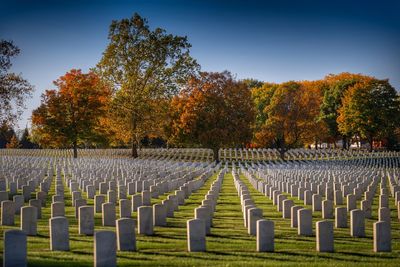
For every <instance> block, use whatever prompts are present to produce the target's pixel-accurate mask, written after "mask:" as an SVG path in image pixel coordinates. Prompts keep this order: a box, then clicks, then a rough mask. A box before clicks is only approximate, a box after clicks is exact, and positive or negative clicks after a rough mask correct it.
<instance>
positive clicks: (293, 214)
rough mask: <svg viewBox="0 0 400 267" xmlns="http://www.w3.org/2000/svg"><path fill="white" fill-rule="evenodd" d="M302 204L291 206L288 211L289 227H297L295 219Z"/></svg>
mask: <svg viewBox="0 0 400 267" xmlns="http://www.w3.org/2000/svg"><path fill="white" fill-rule="evenodd" d="M302 208H303V207H302V206H293V207H292V208H291V211H290V217H291V223H290V227H292V228H297V226H298V221H297V211H298V210H300V209H302Z"/></svg>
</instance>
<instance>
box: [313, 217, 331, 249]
mask: <svg viewBox="0 0 400 267" xmlns="http://www.w3.org/2000/svg"><path fill="white" fill-rule="evenodd" d="M316 241H317V251H319V252H333V223H332V222H331V221H319V222H317V223H316Z"/></svg>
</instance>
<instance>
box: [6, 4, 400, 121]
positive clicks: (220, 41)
mask: <svg viewBox="0 0 400 267" xmlns="http://www.w3.org/2000/svg"><path fill="white" fill-rule="evenodd" d="M0 7H1V8H0V38H1V39H7V40H9V39H11V40H13V41H14V42H15V44H17V45H18V46H19V47H20V49H21V54H20V56H19V57H18V58H16V60H15V61H14V66H13V69H12V70H13V71H14V72H18V73H22V75H23V76H24V77H25V78H26V79H28V80H29V81H30V82H31V83H32V84H33V85H34V86H35V92H34V96H33V98H32V99H30V100H29V101H28V102H27V110H26V111H25V112H24V114H23V118H22V120H21V121H20V122H19V127H25V125H26V124H27V123H28V121H29V118H30V115H31V112H32V109H34V108H36V107H37V106H39V104H40V95H41V94H42V93H43V91H44V90H45V89H50V88H53V85H52V81H54V80H55V79H57V78H58V77H59V76H61V75H63V74H65V72H67V71H68V70H70V69H72V68H80V69H82V70H84V71H87V70H88V69H89V68H91V67H94V66H95V65H96V63H97V62H98V61H99V60H100V58H101V55H102V52H103V51H104V49H105V47H106V46H107V43H108V40H107V34H108V27H109V25H110V22H111V21H112V20H113V19H121V18H128V17H130V16H132V14H133V13H134V12H138V13H139V14H140V15H141V16H143V17H145V18H147V19H148V20H149V24H150V26H151V27H152V28H154V27H161V28H164V29H166V30H167V32H169V33H173V34H177V35H186V36H188V39H189V42H190V43H191V44H192V46H193V47H192V49H191V53H192V56H193V57H194V58H196V59H197V61H198V62H199V63H200V65H201V66H202V70H205V71H223V70H229V71H231V72H232V73H234V74H235V75H236V76H237V77H238V78H240V79H241V78H256V79H259V80H263V81H269V82H283V81H288V80H313V79H320V78H323V77H324V76H325V75H326V74H329V73H340V72H344V71H348V72H354V73H363V74H368V75H373V76H376V77H377V78H382V79H383V78H388V79H389V80H390V82H391V84H392V85H393V86H394V87H395V88H396V89H397V90H399V89H400V75H399V74H400V19H399V17H398V16H399V11H400V1H398V0H393V1H389V0H380V1H369V0H364V1H361V0H347V1H342V0H340V1H324V0H321V1H311V0H308V1H307V0H303V1H302V0H298V1H287V0H286V1H285V0H283V1H251V0H247V1H245V0H243V1H235V0H232V1H218V0H215V1H208V0H202V1H200V0H199V1H190V0H186V1H184V0H181V1H166V0H165V1H161V0H160V1H152V0H130V1H128V0H126V1H117V0H110V1H95V0H82V1H73V0H69V1H64V0H53V1H51V0H47V1H42V0H0Z"/></svg>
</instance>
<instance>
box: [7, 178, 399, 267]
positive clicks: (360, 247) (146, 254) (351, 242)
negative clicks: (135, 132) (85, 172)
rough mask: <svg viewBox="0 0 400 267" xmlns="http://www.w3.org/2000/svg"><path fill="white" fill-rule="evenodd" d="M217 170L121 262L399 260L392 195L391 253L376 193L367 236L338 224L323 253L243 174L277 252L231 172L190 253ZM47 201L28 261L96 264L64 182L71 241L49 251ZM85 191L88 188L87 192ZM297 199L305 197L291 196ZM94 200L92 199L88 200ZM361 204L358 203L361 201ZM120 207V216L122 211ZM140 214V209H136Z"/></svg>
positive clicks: (344, 262)
mask: <svg viewBox="0 0 400 267" xmlns="http://www.w3.org/2000/svg"><path fill="white" fill-rule="evenodd" d="M215 179H216V175H214V176H213V177H211V178H209V179H208V180H207V181H206V183H205V185H204V186H203V187H202V188H201V189H199V190H198V191H196V192H194V193H193V194H192V195H191V196H190V197H189V198H188V199H187V200H186V201H185V205H183V206H180V207H179V211H177V212H175V216H174V218H168V225H167V227H155V235H154V236H140V235H137V249H138V251H137V252H118V253H117V256H118V259H117V262H118V265H119V266H132V265H141V266H171V265H174V266H205V265H207V266H256V265H259V266H261V265H308V266H316V265H335V266H349V265H358V266H365V265H371V266H376V265H388V266H389V265H391V266H398V265H399V263H400V224H399V222H398V220H397V219H396V216H397V211H396V210H395V207H394V201H393V198H391V199H390V201H391V202H390V204H391V209H392V238H393V239H392V249H393V252H391V253H374V252H373V251H372V247H373V243H372V242H373V240H372V224H373V222H375V221H377V204H378V200H377V196H376V197H375V201H374V205H373V218H372V219H368V220H366V235H367V236H366V237H365V238H352V237H350V233H349V232H350V230H349V228H345V229H335V230H334V232H335V252H334V253H318V252H316V250H315V247H316V245H315V237H300V236H298V235H297V230H296V229H293V228H291V227H290V220H287V219H282V216H281V213H280V212H278V211H277V209H276V206H273V205H272V201H271V200H269V199H268V198H267V197H266V196H264V195H262V194H261V193H259V192H258V191H256V190H255V189H254V188H253V187H252V185H251V184H250V183H249V182H248V181H247V179H246V178H245V177H244V176H241V179H242V181H243V182H245V183H246V184H247V185H248V187H249V190H250V192H251V196H252V198H253V200H254V202H255V204H256V205H257V207H259V208H262V209H263V212H264V217H265V218H267V219H271V220H273V221H274V222H275V252H274V253H258V252H256V251H255V250H256V238H255V237H253V236H249V235H248V234H247V229H246V228H244V225H243V215H242V211H241V206H240V199H239V197H238V195H237V192H236V189H235V187H234V183H233V178H232V175H231V174H230V173H228V174H226V175H225V177H224V181H223V185H222V190H221V193H220V196H219V199H218V204H217V209H216V212H215V213H214V219H213V227H212V230H211V232H212V234H211V235H210V236H207V252H204V253H188V252H187V251H186V248H187V244H186V221H187V220H189V219H191V218H193V216H194V209H195V208H196V207H197V206H199V205H200V204H201V201H202V200H203V199H204V196H205V194H206V193H207V191H208V190H209V188H210V186H211V183H212V181H214V180H215ZM54 185H55V182H54V181H53V186H52V190H51V191H50V194H49V196H48V200H47V206H46V207H45V208H43V209H42V219H40V220H39V222H38V236H35V237H28V262H29V265H30V266H54V265H57V266H91V265H93V237H91V236H89V237H88V236H81V235H79V234H78V225H77V220H76V219H75V216H74V208H73V207H72V206H71V195H70V193H69V192H68V189H67V188H65V202H66V215H67V217H68V220H69V224H70V247H71V251H68V252H53V251H50V244H49V229H48V219H49V217H50V203H51V195H53V194H54ZM83 195H84V196H86V195H85V194H83ZM167 195H168V194H164V195H163V196H160V197H159V198H158V199H153V200H152V204H155V203H159V202H161V200H162V199H165V198H166V196H167ZM289 198H290V199H293V200H294V201H295V204H298V205H302V206H303V203H302V201H299V200H297V198H291V197H289ZM88 204H90V205H93V200H88ZM358 204H359V203H358ZM118 214H119V213H118V208H117V216H118ZM133 217H134V218H135V219H136V213H133ZM19 220H20V218H19V216H16V217H15V222H16V225H15V226H14V227H1V237H0V238H1V240H0V249H1V250H2V249H3V240H2V239H3V231H4V230H5V229H11V228H19V225H20V222H19ZM318 220H321V212H316V213H313V222H314V226H313V227H314V232H315V222H316V221H318ZM101 229H107V230H113V231H115V228H114V227H103V226H101V214H96V230H101Z"/></svg>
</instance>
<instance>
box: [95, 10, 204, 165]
mask: <svg viewBox="0 0 400 267" xmlns="http://www.w3.org/2000/svg"><path fill="white" fill-rule="evenodd" d="M108 39H109V40H110V43H109V44H108V46H107V48H106V50H105V52H104V53H103V57H102V59H101V60H100V62H99V64H98V65H97V71H98V73H100V75H101V76H102V77H103V78H104V79H106V80H107V81H108V82H109V83H110V84H111V85H112V86H113V88H114V95H113V104H112V106H113V108H112V111H113V113H112V116H111V119H112V120H114V124H118V125H120V126H119V128H120V129H121V128H124V129H128V131H129V138H130V141H131V144H132V157H137V156H138V153H137V146H138V143H139V141H140V140H141V138H142V137H144V136H145V135H146V134H148V131H149V126H151V125H152V124H153V122H154V121H155V119H156V116H157V114H156V112H155V110H154V107H157V104H155V103H157V102H159V101H162V100H163V99H165V98H169V97H171V96H173V95H175V94H177V93H178V91H179V85H181V84H183V83H184V82H186V80H187V79H188V77H190V76H192V75H194V74H195V73H196V72H197V70H198V65H197V63H196V61H195V60H193V59H192V58H191V57H190V54H189V48H190V47H191V46H190V44H189V43H188V41H187V38H186V37H180V36H174V35H172V34H167V33H166V31H165V30H163V29H160V28H156V29H154V30H150V28H149V26H148V22H147V20H145V19H143V18H142V17H140V16H139V15H138V14H136V13H135V14H134V15H133V17H132V18H130V19H122V20H120V21H113V22H112V23H111V26H110V31H109V36H108ZM124 135H125V136H126V134H124Z"/></svg>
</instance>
